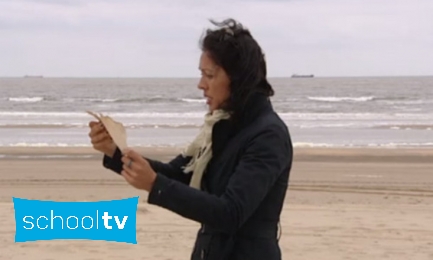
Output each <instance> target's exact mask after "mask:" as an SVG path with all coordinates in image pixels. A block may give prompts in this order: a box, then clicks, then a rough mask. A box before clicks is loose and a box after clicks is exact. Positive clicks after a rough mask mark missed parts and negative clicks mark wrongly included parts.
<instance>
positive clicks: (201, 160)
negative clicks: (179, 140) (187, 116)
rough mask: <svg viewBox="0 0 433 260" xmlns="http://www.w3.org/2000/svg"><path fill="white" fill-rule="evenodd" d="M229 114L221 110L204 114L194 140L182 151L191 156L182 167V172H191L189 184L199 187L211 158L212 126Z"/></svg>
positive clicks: (184, 154)
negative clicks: (202, 122)
mask: <svg viewBox="0 0 433 260" xmlns="http://www.w3.org/2000/svg"><path fill="white" fill-rule="evenodd" d="M228 117H229V114H228V113H227V112H225V111H223V110H214V111H213V113H211V112H209V113H207V114H206V115H205V120H204V125H203V126H202V127H201V129H200V132H199V134H198V135H197V137H196V138H195V139H194V141H193V142H192V143H191V144H190V145H189V146H188V147H187V148H186V150H185V151H184V152H183V156H191V157H192V158H191V161H190V162H189V163H188V164H187V165H186V166H185V167H184V172H185V173H189V172H192V177H191V182H190V186H191V187H194V188H197V189H200V187H201V185H200V184H201V179H202V177H203V172H204V170H205V169H206V166H207V164H208V162H209V161H210V159H211V158H212V128H213V126H214V124H215V123H216V122H218V121H219V120H221V119H226V118H228Z"/></svg>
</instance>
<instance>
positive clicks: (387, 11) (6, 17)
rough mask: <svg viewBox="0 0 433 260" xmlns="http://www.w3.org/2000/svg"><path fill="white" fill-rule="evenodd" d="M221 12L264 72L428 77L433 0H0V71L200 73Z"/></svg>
mask: <svg viewBox="0 0 433 260" xmlns="http://www.w3.org/2000/svg"><path fill="white" fill-rule="evenodd" d="M228 17H232V18H235V19H236V20H238V21H240V22H241V23H243V24H244V25H245V26H246V27H248V28H249V29H250V30H251V32H252V34H253V36H254V37H255V38H256V39H257V41H258V42H259V43H260V44H261V46H262V48H263V49H264V51H265V54H266V57H267V62H268V74H269V76H270V77H286V76H290V75H292V74H294V73H302V74H310V73H312V74H315V75H317V76H400V75H433V0H267V1H265V0H262V1H260V0H255V1H254V0H229V1H228V0H220V1H203V0H157V1H155V0H151V1H150V0H149V1H143V0H141V1H140V0H122V1H120V0H118V1H115V0H97V1H92V0H87V1H86V0H25V1H24V0H0V76H23V75H29V74H30V75H44V76H47V77H198V76H199V75H200V73H199V71H198V59H199V55H200V50H199V48H198V41H199V39H200V37H201V35H202V34H203V32H204V30H205V29H207V28H208V27H212V24H211V23H210V22H209V19H210V18H213V19H217V20H222V19H224V18H228Z"/></svg>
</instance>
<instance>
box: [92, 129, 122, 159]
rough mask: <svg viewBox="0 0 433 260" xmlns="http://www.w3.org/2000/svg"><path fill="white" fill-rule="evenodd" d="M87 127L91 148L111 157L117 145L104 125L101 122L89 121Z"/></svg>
mask: <svg viewBox="0 0 433 260" xmlns="http://www.w3.org/2000/svg"><path fill="white" fill-rule="evenodd" d="M89 127H90V132H89V137H90V141H91V143H92V145H93V148H94V149H95V150H97V151H100V152H102V153H104V154H106V155H107V156H109V157H113V155H114V152H115V151H116V148H117V146H116V144H115V143H114V141H113V139H112V138H111V136H110V134H109V133H108V132H107V130H106V129H105V127H104V125H103V124H102V123H101V122H96V121H91V122H90V123H89Z"/></svg>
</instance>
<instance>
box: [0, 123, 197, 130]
mask: <svg viewBox="0 0 433 260" xmlns="http://www.w3.org/2000/svg"><path fill="white" fill-rule="evenodd" d="M123 125H124V127H125V128H127V129H140V128H197V127H200V126H201V125H202V124H192V123H172V124H156V123H153V124H152V123H148V124H146V123H142V124H136V123H124V124H123ZM87 127H89V125H88V124H87V123H56V122H53V123H51V122H47V123H40V122H35V123H6V124H1V123H0V128H87Z"/></svg>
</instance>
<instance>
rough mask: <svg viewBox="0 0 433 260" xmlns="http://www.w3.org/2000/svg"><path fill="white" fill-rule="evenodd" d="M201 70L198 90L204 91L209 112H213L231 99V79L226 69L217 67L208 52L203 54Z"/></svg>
mask: <svg viewBox="0 0 433 260" xmlns="http://www.w3.org/2000/svg"><path fill="white" fill-rule="evenodd" d="M199 69H200V71H201V75H202V76H201V78H200V82H199V84H198V88H199V89H201V90H203V95H204V97H205V98H206V102H207V104H208V106H209V111H210V112H212V111H214V110H215V109H219V108H221V106H222V104H223V103H224V102H225V101H226V100H227V99H228V98H229V97H230V79H229V77H228V75H227V74H226V72H225V71H224V69H223V68H221V67H219V66H218V65H216V64H215V62H214V61H213V60H212V59H211V58H210V57H209V55H208V54H207V52H203V53H202V54H201V57H200V67H199Z"/></svg>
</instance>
